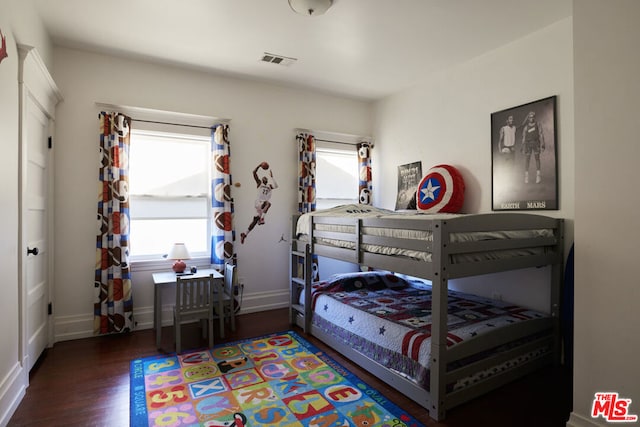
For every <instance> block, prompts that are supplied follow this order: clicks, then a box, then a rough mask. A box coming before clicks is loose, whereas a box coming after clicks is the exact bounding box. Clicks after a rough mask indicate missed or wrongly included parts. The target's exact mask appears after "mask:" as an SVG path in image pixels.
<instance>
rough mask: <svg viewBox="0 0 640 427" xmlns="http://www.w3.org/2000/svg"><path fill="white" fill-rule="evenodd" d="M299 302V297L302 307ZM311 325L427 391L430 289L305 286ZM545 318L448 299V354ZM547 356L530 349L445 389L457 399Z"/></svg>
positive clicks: (376, 281) (414, 283) (354, 277)
mask: <svg viewBox="0 0 640 427" xmlns="http://www.w3.org/2000/svg"><path fill="white" fill-rule="evenodd" d="M302 299H303V296H302V295H301V300H302ZM311 304H312V307H313V317H312V324H313V325H314V327H316V328H320V329H321V330H322V331H323V332H324V333H325V334H329V335H331V336H332V337H334V338H336V339H339V340H341V341H344V342H345V343H347V344H348V345H349V346H350V347H352V348H353V349H354V350H356V351H358V352H360V353H362V354H364V355H365V356H367V357H368V358H370V359H372V360H374V361H376V362H378V363H380V364H382V365H384V366H385V367H387V368H389V369H391V370H393V371H395V372H396V373H397V374H399V375H402V376H403V377H405V378H407V379H410V380H411V381H413V382H415V383H417V384H418V385H420V387H422V388H424V389H426V390H429V365H430V354H431V346H430V341H431V286H430V285H429V284H428V282H424V281H421V280H419V279H415V280H405V279H402V278H400V277H398V276H395V275H392V274H387V273H382V272H373V273H350V274H346V275H336V276H333V277H332V278H331V279H329V280H327V281H323V282H318V283H315V284H314V285H313V286H312V297H311ZM547 317H549V316H548V315H546V314H544V313H541V312H538V311H535V310H530V309H527V308H523V307H520V306H516V305H513V304H509V303H505V302H500V301H493V300H489V299H485V298H481V297H478V296H474V295H469V294H465V293H461V292H456V291H449V293H448V333H447V346H448V348H451V347H453V346H455V345H460V344H461V343H464V342H466V341H469V340H472V339H482V336H483V335H489V334H492V333H494V332H495V331H496V330H497V329H499V328H502V327H505V326H509V325H514V324H518V323H524V322H527V321H530V320H533V319H542V318H547ZM550 333H551V332H550V331H543V332H538V333H536V334H534V335H531V336H526V337H523V338H519V339H517V340H514V341H512V342H509V343H507V344H503V345H500V346H498V347H496V348H492V349H490V350H487V351H483V352H481V353H479V354H474V355H471V356H468V357H466V358H463V359H460V360H458V361H456V362H453V363H450V364H448V365H447V371H452V370H454V369H457V368H460V367H462V366H465V365H466V364H469V363H473V362H476V361H478V360H482V359H483V358H487V357H490V356H492V355H494V354H496V353H498V352H504V351H508V350H510V349H512V348H514V347H516V346H520V345H523V344H524V343H526V342H530V341H533V340H536V339H538V338H540V337H542V336H546V335H549V334H550ZM551 351H552V349H551V347H550V346H549V345H543V346H541V347H539V348H535V349H532V350H530V351H527V352H526V353H523V354H519V355H518V356H517V357H514V358H512V359H508V360H506V361H504V362H503V363H501V364H499V365H496V366H492V367H490V368H488V369H483V370H481V371H479V372H475V373H474V374H473V375H470V376H467V377H464V378H461V379H459V380H457V381H455V382H454V383H451V384H447V391H448V392H450V391H456V390H460V389H463V388H465V387H466V386H469V385H473V384H475V383H477V382H479V381H482V380H485V379H487V378H489V377H490V376H492V375H494V374H497V373H502V372H504V371H507V370H510V369H513V368H516V367H518V366H520V365H522V364H525V363H528V362H530V361H533V360H537V359H538V358H541V357H543V356H546V355H548V354H549V353H550V352H551Z"/></svg>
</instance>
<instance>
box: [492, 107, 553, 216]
mask: <svg viewBox="0 0 640 427" xmlns="http://www.w3.org/2000/svg"><path fill="white" fill-rule="evenodd" d="M491 153H492V154H491V175H492V176H491V189H492V192H491V195H492V209H493V210H494V211H506V210H555V209H558V162H557V137H556V97H555V96H551V97H549V98H544V99H540V100H538V101H533V102H530V103H527V104H523V105H519V106H517V107H512V108H508V109H506V110H502V111H498V112H495V113H493V114H491Z"/></svg>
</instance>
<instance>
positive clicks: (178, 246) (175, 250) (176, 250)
mask: <svg viewBox="0 0 640 427" xmlns="http://www.w3.org/2000/svg"><path fill="white" fill-rule="evenodd" d="M167 258H169V259H172V260H175V261H176V262H174V263H173V271H175V272H176V273H182V272H184V270H185V268H187V264H185V262H184V261H182V260H184V259H189V258H191V255H189V251H188V250H187V246H186V245H185V244H184V243H174V244H173V246H172V247H171V251H169V255H167Z"/></svg>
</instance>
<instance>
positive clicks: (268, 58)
mask: <svg viewBox="0 0 640 427" xmlns="http://www.w3.org/2000/svg"><path fill="white" fill-rule="evenodd" d="M260 60H261V61H262V62H268V63H271V64H276V65H284V66H285V67H288V66H289V65H291V64H293V63H294V62H296V61H297V60H298V59H297V58H289V57H288V56H282V55H276V54H273V53H268V52H265V53H264V54H263V55H262V58H260Z"/></svg>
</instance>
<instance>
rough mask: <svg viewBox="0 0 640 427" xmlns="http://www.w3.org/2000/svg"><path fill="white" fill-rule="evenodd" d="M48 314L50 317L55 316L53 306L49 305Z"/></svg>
mask: <svg viewBox="0 0 640 427" xmlns="http://www.w3.org/2000/svg"><path fill="white" fill-rule="evenodd" d="M47 314H48V315H49V316H51V315H52V314H53V304H52V303H49V305H48V306H47Z"/></svg>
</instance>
